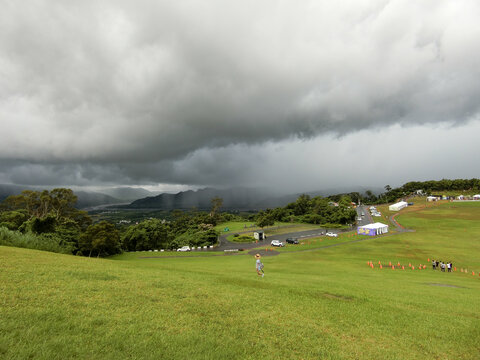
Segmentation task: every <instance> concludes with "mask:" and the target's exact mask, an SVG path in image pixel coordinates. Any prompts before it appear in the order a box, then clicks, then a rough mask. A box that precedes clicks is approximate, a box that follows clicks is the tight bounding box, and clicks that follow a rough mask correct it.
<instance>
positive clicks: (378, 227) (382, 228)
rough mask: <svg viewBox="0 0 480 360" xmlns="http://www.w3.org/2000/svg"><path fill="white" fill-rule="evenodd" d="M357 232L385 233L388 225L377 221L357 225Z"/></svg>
mask: <svg viewBox="0 0 480 360" xmlns="http://www.w3.org/2000/svg"><path fill="white" fill-rule="evenodd" d="M357 233H358V234H359V235H370V236H375V235H381V234H385V233H388V225H385V224H382V223H379V222H377V223H374V224H368V225H363V226H359V227H358V228H357Z"/></svg>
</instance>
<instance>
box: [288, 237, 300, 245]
mask: <svg viewBox="0 0 480 360" xmlns="http://www.w3.org/2000/svg"><path fill="white" fill-rule="evenodd" d="M287 244H298V239H297V238H288V239H287Z"/></svg>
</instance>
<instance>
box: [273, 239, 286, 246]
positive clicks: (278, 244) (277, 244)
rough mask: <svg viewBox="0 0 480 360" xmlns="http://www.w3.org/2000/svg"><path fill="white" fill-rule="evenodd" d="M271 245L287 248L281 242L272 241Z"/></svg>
mask: <svg viewBox="0 0 480 360" xmlns="http://www.w3.org/2000/svg"><path fill="white" fill-rule="evenodd" d="M270 245H272V246H279V247H282V246H285V244H284V243H282V242H281V241H280V240H272V242H271V243H270Z"/></svg>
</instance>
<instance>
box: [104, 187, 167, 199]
mask: <svg viewBox="0 0 480 360" xmlns="http://www.w3.org/2000/svg"><path fill="white" fill-rule="evenodd" d="M102 193H103V194H106V195H110V196H112V197H114V198H116V199H119V200H122V201H124V202H127V201H134V200H137V199H142V198H145V197H147V196H155V195H158V194H159V193H158V192H156V193H154V192H151V191H148V190H146V189H143V188H132V187H115V188H109V189H108V188H107V189H102Z"/></svg>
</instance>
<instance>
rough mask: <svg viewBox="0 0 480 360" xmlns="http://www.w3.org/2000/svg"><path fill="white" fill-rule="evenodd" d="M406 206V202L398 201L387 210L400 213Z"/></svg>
mask: <svg viewBox="0 0 480 360" xmlns="http://www.w3.org/2000/svg"><path fill="white" fill-rule="evenodd" d="M407 206H408V203H407V202H406V201H400V202H398V203H395V204H392V205H390V206H389V207H388V210H390V211H400V210H402V209H403V208H406V207H407Z"/></svg>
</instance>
